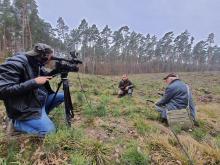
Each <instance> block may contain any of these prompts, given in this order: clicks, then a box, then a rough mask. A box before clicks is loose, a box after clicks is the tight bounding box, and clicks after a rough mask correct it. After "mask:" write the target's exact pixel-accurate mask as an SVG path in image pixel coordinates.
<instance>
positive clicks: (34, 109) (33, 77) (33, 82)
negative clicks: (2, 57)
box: [0, 43, 64, 136]
mask: <svg viewBox="0 0 220 165" xmlns="http://www.w3.org/2000/svg"><path fill="white" fill-rule="evenodd" d="M52 54H53V50H52V48H51V47H50V46H48V45H46V44H42V43H38V44H36V45H35V47H34V49H33V50H31V51H29V52H26V53H21V54H17V55H15V56H13V57H11V58H8V59H7V60H6V62H5V63H3V64H1V65H0V99H2V100H3V101H4V104H5V107H6V112H7V115H8V117H9V118H10V119H11V120H12V122H13V125H14V128H15V129H16V130H17V131H21V132H26V133H29V134H36V135H39V136H44V135H45V134H48V133H51V132H54V131H55V127H54V124H53V122H52V121H51V120H50V119H49V117H48V114H49V112H50V111H51V110H52V109H53V108H54V107H55V106H57V105H59V104H60V103H62V102H63V101H64V94H63V92H60V93H58V94H57V96H56V98H55V99H54V100H53V96H54V92H53V91H52V89H51V88H50V85H49V80H50V79H51V78H52V75H53V74H54V71H52V72H51V73H47V72H45V70H44V64H46V63H48V62H49V61H50V60H51V56H52ZM52 100H53V102H52Z"/></svg>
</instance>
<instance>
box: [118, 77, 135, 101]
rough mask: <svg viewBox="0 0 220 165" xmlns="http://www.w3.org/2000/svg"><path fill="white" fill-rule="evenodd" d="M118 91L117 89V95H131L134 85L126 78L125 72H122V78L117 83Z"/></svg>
mask: <svg viewBox="0 0 220 165" xmlns="http://www.w3.org/2000/svg"><path fill="white" fill-rule="evenodd" d="M118 88H119V91H118V97H119V98H120V97H122V96H125V95H126V94H128V95H129V96H132V92H133V88H134V85H133V84H132V82H131V81H130V80H129V79H128V75H127V74H123V76H122V80H121V81H120V82H119V85H118Z"/></svg>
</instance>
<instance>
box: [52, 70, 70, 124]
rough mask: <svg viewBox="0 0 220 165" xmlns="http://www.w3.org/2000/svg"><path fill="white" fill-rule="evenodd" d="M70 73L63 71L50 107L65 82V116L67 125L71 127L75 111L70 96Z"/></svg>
mask: <svg viewBox="0 0 220 165" xmlns="http://www.w3.org/2000/svg"><path fill="white" fill-rule="evenodd" d="M67 76H68V73H67V72H64V73H61V76H60V77H61V81H60V82H59V83H58V87H57V90H56V92H55V95H54V96H53V99H52V101H51V103H50V105H49V107H51V105H52V103H53V102H54V100H55V98H56V96H57V93H58V91H59V89H60V87H61V85H62V84H63V91H64V105H65V118H66V122H67V125H68V126H69V127H71V119H72V118H74V112H73V104H72V100H71V96H70V91H69V81H68V78H67Z"/></svg>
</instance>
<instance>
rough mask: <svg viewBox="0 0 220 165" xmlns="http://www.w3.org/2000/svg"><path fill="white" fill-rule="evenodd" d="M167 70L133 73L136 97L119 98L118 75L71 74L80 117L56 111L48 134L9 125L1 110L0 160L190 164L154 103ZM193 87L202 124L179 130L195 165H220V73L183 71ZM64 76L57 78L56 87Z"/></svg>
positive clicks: (53, 81) (6, 161)
mask: <svg viewBox="0 0 220 165" xmlns="http://www.w3.org/2000/svg"><path fill="white" fill-rule="evenodd" d="M164 75H165V74H139V75H130V76H129V78H130V79H131V80H132V82H133V83H134V84H135V90H134V95H133V97H131V98H130V97H127V96H126V97H123V98H117V95H115V94H116V93H117V90H118V89H117V86H118V82H119V81H120V77H119V76H95V75H85V74H80V75H79V76H80V78H81V82H82V87H83V89H84V92H85V94H86V96H87V98H88V102H90V103H91V106H89V105H88V104H87V101H86V100H85V97H84V94H83V92H82V90H81V87H80V84H79V81H78V79H77V74H75V73H73V74H70V75H69V80H70V85H71V96H72V99H73V103H74V111H75V118H74V121H73V123H72V128H67V127H66V125H65V121H64V110H63V109H64V107H63V106H61V107H58V108H56V110H54V111H53V112H52V113H51V115H50V116H51V118H52V119H53V121H54V122H55V123H56V126H57V127H58V128H57V133H55V134H52V135H49V136H47V137H46V138H45V139H39V138H37V137H30V136H26V135H17V136H14V137H12V138H8V137H7V136H6V134H5V130H4V116H5V110H4V106H3V104H2V103H1V110H0V122H1V123H2V124H1V125H2V126H0V164H12V163H13V164H22V165H25V164H36V165H37V164H44V165H46V164H57V165H60V164H77V165H84V164H131V165H135V164H139V165H142V164H164V165H165V164H172V165H173V164H177V165H180V164H188V163H189V162H188V160H187V157H186V156H185V155H184V153H183V152H182V150H181V148H180V146H179V144H178V143H177V141H176V139H175V137H174V136H173V134H172V132H171V131H170V130H169V128H168V127H167V126H166V125H165V124H163V123H161V122H160V120H159V115H158V113H156V112H155V110H154V105H153V104H152V103H150V102H147V101H146V100H147V99H149V100H153V101H157V100H158V99H159V98H160V96H159V95H158V94H157V93H158V92H162V91H163V89H164V87H165V84H164V83H163V81H162V78H163V77H164ZM180 78H181V79H182V80H184V81H185V82H187V83H188V84H189V85H190V86H191V88H192V91H193V96H194V101H195V103H196V107H197V110H198V121H199V124H200V127H196V128H194V129H193V131H191V132H189V131H181V130H178V131H177V133H178V136H179V138H180V141H181V142H182V144H183V145H184V147H185V148H186V150H187V152H188V153H189V155H190V157H191V158H192V159H193V161H194V163H195V164H220V72H205V73H195V72H194V73H180ZM58 82H59V78H54V79H53V80H52V87H53V89H55V88H56V84H57V83H58Z"/></svg>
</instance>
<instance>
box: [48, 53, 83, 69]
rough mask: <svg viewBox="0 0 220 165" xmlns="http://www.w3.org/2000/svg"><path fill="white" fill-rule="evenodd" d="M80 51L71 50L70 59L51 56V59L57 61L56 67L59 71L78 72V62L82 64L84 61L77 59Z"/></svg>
mask: <svg viewBox="0 0 220 165" xmlns="http://www.w3.org/2000/svg"><path fill="white" fill-rule="evenodd" d="M78 55H79V54H78V53H77V52H75V51H72V52H70V57H71V58H70V59H65V58H60V57H54V56H52V57H51V60H54V61H56V63H55V69H56V71H57V72H58V73H68V72H78V71H79V67H78V66H77V65H78V64H82V61H80V60H79V59H77V57H78Z"/></svg>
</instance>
